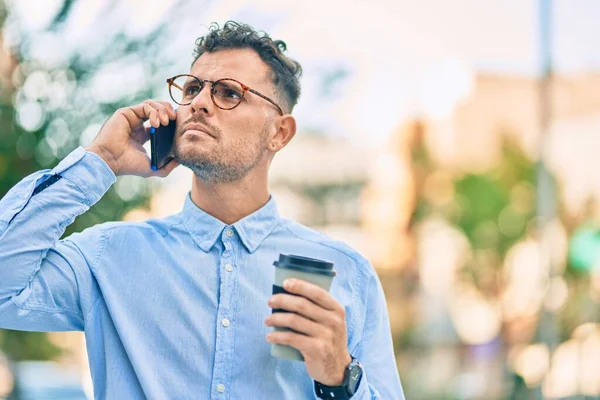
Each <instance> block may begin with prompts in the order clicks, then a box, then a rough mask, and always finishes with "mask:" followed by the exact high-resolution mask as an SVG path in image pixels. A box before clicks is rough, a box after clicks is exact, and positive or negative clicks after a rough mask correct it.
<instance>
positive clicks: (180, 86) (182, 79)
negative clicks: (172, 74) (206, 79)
mask: <svg viewBox="0 0 600 400" xmlns="http://www.w3.org/2000/svg"><path fill="white" fill-rule="evenodd" d="M169 90H170V92H171V98H172V99H173V101H174V102H175V103H177V104H181V105H187V104H190V103H191V102H192V100H194V97H196V95H198V93H200V90H202V84H201V83H200V81H199V80H198V79H196V78H194V77H193V76H186V75H183V76H179V77H177V78H175V80H174V81H173V83H172V84H171V85H170V86H169Z"/></svg>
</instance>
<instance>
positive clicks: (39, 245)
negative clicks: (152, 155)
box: [0, 147, 404, 400]
mask: <svg viewBox="0 0 600 400" xmlns="http://www.w3.org/2000/svg"><path fill="white" fill-rule="evenodd" d="M114 182H115V175H114V174H113V172H112V171H111V170H110V169H109V167H108V166H107V164H106V163H105V162H104V161H102V159H101V158H99V157H98V156H97V155H95V154H93V153H90V152H86V151H85V149H83V148H81V147H80V148H78V149H76V150H75V151H73V152H72V153H71V154H70V155H69V156H68V157H66V158H65V159H64V160H62V161H61V162H60V163H59V164H58V166H56V168H54V169H53V170H44V171H40V172H37V173H34V174H32V175H30V176H29V177H27V178H25V179H24V180H23V181H21V182H20V183H19V184H17V185H16V186H15V187H14V188H12V189H11V190H10V191H9V192H8V194H7V195H6V196H5V197H4V198H3V199H2V200H0V328H8V329H17V330H28V331H72V330H76V331H84V332H85V337H86V343H87V350H88V356H89V363H90V369H91V375H92V380H93V383H94V395H95V398H96V399H143V398H149V399H215V400H221V399H223V400H224V399H232V400H236V399H249V398H254V399H269V400H271V399H294V400H296V399H316V398H317V397H316V395H315V393H314V386H313V381H312V379H311V378H310V376H309V375H308V373H307V371H306V367H305V365H304V363H302V362H298V361H287V360H280V359H277V358H274V357H272V356H271V354H270V346H271V345H270V344H269V343H268V342H267V341H266V339H265V335H266V334H267V333H268V332H269V331H270V330H271V328H269V327H267V326H265V324H264V320H265V318H266V317H267V316H268V315H269V314H270V313H271V309H270V308H269V306H268V305H267V300H268V298H269V297H270V296H271V295H272V285H273V280H274V266H273V262H274V261H275V260H276V259H278V257H279V254H280V253H283V254H295V255H300V256H307V257H313V258H319V259H323V260H328V261H332V262H333V263H334V264H335V270H336V271H337V276H336V277H335V278H334V280H333V284H332V287H331V293H332V295H333V296H334V298H335V299H336V300H337V301H338V302H340V303H341V304H343V305H344V307H345V310H346V322H347V329H348V350H349V351H350V353H351V354H352V355H353V356H354V357H356V358H357V359H358V360H359V361H360V362H361V363H362V365H363V368H364V376H363V379H362V381H361V383H360V386H359V390H358V392H357V393H356V394H355V396H353V399H354V398H356V399H361V400H364V399H385V400H400V399H403V398H404V395H403V393H402V388H401V385H400V379H399V377H398V370H397V368H396V362H395V358H394V351H393V348H392V339H391V333H390V325H389V320H388V314H387V307H386V303H385V298H384V294H383V290H382V288H381V283H380V281H379V279H378V277H377V274H376V273H375V271H374V269H373V267H372V266H371V265H370V264H369V262H368V261H367V260H365V259H364V258H363V257H362V256H361V255H360V254H358V253H357V252H356V251H354V250H352V249H351V248H349V247H348V246H346V245H344V244H343V243H340V242H338V241H334V240H332V239H330V238H329V237H327V236H325V235H323V234H320V233H318V232H315V231H313V230H311V229H308V228H306V227H304V226H302V225H300V224H298V223H296V222H293V221H291V220H288V219H285V218H283V217H281V216H279V214H278V212H277V206H276V204H275V200H274V199H273V198H271V199H270V200H269V202H268V203H267V204H266V205H265V206H264V207H262V208H261V209H260V210H258V211H256V212H255V213H253V214H251V215H249V216H247V217H246V218H244V219H242V220H240V221H238V222H236V223H235V224H233V225H226V224H224V223H223V222H221V221H219V220H217V219H216V218H214V217H212V216H210V215H208V214H207V213H205V212H204V211H202V210H201V209H199V208H198V207H197V206H196V205H195V204H194V203H193V202H192V201H191V200H190V197H189V195H188V196H187V198H186V201H185V205H184V207H183V210H182V211H181V212H180V213H178V214H175V215H172V216H169V217H166V218H162V219H154V220H149V221H146V222H142V223H132V222H116V223H114V222H111V223H105V224H100V225H96V226H94V227H92V228H89V229H86V230H85V231H83V232H81V233H77V234H74V235H71V236H69V237H68V238H66V239H63V240H59V238H60V236H61V235H62V233H63V232H64V230H65V228H66V227H67V226H68V225H69V224H71V223H72V222H73V220H74V219H75V217H77V216H78V215H80V214H82V213H84V212H85V211H86V210H88V209H89V207H90V206H92V205H93V204H94V203H96V202H97V201H98V200H99V199H100V198H101V197H102V195H104V193H105V192H106V191H107V190H108V188H109V187H110V186H111V185H112V184H113V183H114Z"/></svg>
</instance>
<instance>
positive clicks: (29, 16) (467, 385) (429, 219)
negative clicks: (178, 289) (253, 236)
mask: <svg viewBox="0 0 600 400" xmlns="http://www.w3.org/2000/svg"><path fill="white" fill-rule="evenodd" d="M0 10H1V12H0V24H1V25H2V30H1V34H0V44H1V46H0V47H1V49H0V197H1V196H3V195H4V194H5V193H6V192H7V191H8V190H9V189H10V188H11V187H12V186H13V185H15V184H16V183H17V182H18V181H19V180H21V179H22V178H23V177H25V176H26V175H28V174H30V173H32V172H34V171H37V170H40V169H44V168H52V167H53V166H54V165H55V164H56V163H58V161H59V160H60V159H62V158H63V157H64V156H66V155H67V154H68V153H69V152H70V151H72V150H73V149H74V148H76V147H77V146H79V145H83V146H86V145H88V144H89V143H90V142H91V140H92V139H93V138H94V137H95V135H96V133H97V132H98V130H99V129H100V127H101V125H102V123H103V122H104V121H105V120H106V118H107V117H108V116H110V115H111V114H112V113H113V112H114V111H115V110H116V109H117V108H119V107H122V106H126V105H131V104H134V103H137V102H140V101H142V100H144V99H147V98H158V99H161V100H169V96H168V91H167V87H166V84H165V79H166V78H167V77H170V76H173V75H176V74H178V73H186V72H188V70H189V66H190V63H191V61H192V50H193V47H194V41H195V39H196V38H197V37H199V36H201V35H203V34H204V33H206V32H207V27H208V25H209V24H210V23H211V22H212V21H217V22H219V23H221V24H222V23H223V22H225V21H226V20H228V19H235V20H239V21H243V22H246V23H249V24H251V25H253V26H254V27H256V28H258V29H262V30H265V31H267V32H268V33H270V34H271V35H272V36H273V37H275V38H280V39H283V40H285V41H286V43H287V44H288V49H289V53H288V54H289V55H290V56H291V57H293V58H295V59H297V60H298V61H300V62H301V63H302V65H303V67H304V75H303V77H302V80H301V82H302V86H303V93H302V96H301V99H300V103H299V105H298V106H297V109H296V110H295V114H296V116H297V120H298V123H299V132H298V135H296V138H295V139H294V140H293V141H292V143H291V144H290V145H289V146H288V147H287V148H286V149H284V150H283V151H282V152H281V153H280V154H279V155H278V156H277V157H276V158H275V162H274V165H273V168H272V176H271V185H272V186H271V187H272V192H273V194H274V195H275V197H276V198H277V200H278V204H279V207H280V211H281V213H282V214H283V215H285V216H287V217H290V218H294V219H296V220H298V221H299V222H301V223H304V224H306V225H309V226H311V227H313V228H315V229H317V230H319V231H322V232H325V233H327V234H329V235H331V236H332V237H334V238H337V239H340V240H343V241H345V242H347V243H349V244H350V245H352V246H354V247H355V248H357V249H358V250H359V251H361V252H362V253H363V254H364V255H365V256H366V257H368V258H369V259H370V260H371V261H372V263H373V265H374V266H375V268H376V269H377V271H378V273H379V276H380V278H381V281H382V283H383V285H384V289H385V292H386V296H387V300H388V307H389V314H390V320H391V325H392V331H393V332H392V333H393V337H394V343H395V349H396V357H397V363H398V369H399V371H400V376H401V379H402V382H403V386H404V389H405V392H406V396H407V399H411V400H412V399H541V398H548V399H550V398H552V399H600V225H599V222H600V207H599V198H600V157H598V156H597V152H598V150H600V25H599V24H598V20H600V2H598V1H596V0H554V1H552V0H502V1H481V0H454V1H444V0H421V1H418V2H417V1H409V0H393V1H392V0H387V1H384V0H371V1H368V2H364V1H358V0H357V1H355V2H348V1H343V0H331V1H316V0H303V1H281V0H279V1H275V0H225V1H216V0H214V1H208V0H205V1H198V0H194V1H185V0H179V1H178V0H143V1H142V0H120V1H110V0H105V1H102V0H39V1H37V0H11V1H9V0H0ZM308 10H310V11H308ZM190 179H191V172H190V171H188V170H186V169H183V168H178V169H177V170H176V171H175V172H174V173H173V174H172V175H171V176H170V177H169V178H167V179H165V180H158V179H149V180H145V179H141V178H135V177H121V178H119V179H118V181H117V183H116V184H115V185H114V186H113V187H112V188H111V190H110V191H109V192H108V193H107V194H106V195H105V196H104V198H103V199H102V200H101V201H100V202H99V203H98V204H96V205H95V206H94V207H93V208H92V209H91V210H90V211H89V212H87V213H86V214H84V215H82V216H80V217H79V218H77V220H76V221H75V223H74V224H73V225H72V226H70V227H69V228H68V230H67V232H66V234H65V235H68V234H70V233H72V232H74V231H80V230H83V229H84V228H86V227H88V226H90V225H94V224H97V223H101V222H104V221H110V220H144V219H147V218H153V217H162V216H165V215H168V214H172V213H176V212H178V211H179V210H180V209H181V207H182V204H183V200H184V196H185V194H186V193H187V191H188V190H189V188H190ZM11 392H13V396H17V395H18V396H19V398H22V399H25V398H26V399H45V398H57V399H85V398H86V396H87V397H88V398H91V396H92V385H91V381H90V377H89V369H88V366H87V356H86V350H85V343H84V339H83V336H82V333H78V332H61V333H48V334H44V333H25V332H16V331H9V330H0V398H3V397H7V396H9V393H11Z"/></svg>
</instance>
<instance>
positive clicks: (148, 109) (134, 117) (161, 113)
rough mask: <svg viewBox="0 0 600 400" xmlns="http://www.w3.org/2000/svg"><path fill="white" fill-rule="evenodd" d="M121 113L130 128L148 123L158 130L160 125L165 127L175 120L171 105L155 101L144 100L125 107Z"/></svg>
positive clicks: (175, 115) (175, 116)
mask: <svg viewBox="0 0 600 400" xmlns="http://www.w3.org/2000/svg"><path fill="white" fill-rule="evenodd" d="M122 112H123V114H124V115H125V117H126V118H127V119H128V121H129V124H130V126H132V127H134V126H137V125H139V124H141V123H143V122H144V121H148V122H149V123H150V125H151V126H153V127H155V128H158V127H159V126H160V125H161V124H162V125H165V126H166V125H168V124H169V121H170V120H174V119H175V118H177V114H176V112H175V110H174V109H173V107H172V106H171V104H169V103H168V102H163V101H156V100H146V101H144V102H143V103H141V104H137V105H135V106H131V107H127V108H125V109H123V110H122Z"/></svg>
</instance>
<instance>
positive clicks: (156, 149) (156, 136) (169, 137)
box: [150, 120, 176, 171]
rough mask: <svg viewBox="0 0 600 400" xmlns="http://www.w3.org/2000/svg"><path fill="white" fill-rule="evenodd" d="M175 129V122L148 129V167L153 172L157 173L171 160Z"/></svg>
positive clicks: (171, 121)
mask: <svg viewBox="0 0 600 400" xmlns="http://www.w3.org/2000/svg"><path fill="white" fill-rule="evenodd" d="M175 128H176V121H175V120H169V125H167V126H164V125H161V126H159V127H158V128H155V127H153V126H152V127H150V167H151V168H152V169H153V170H154V171H158V170H159V169H161V168H162V167H164V166H165V165H167V164H168V163H169V161H171V160H172V159H173V139H174V138H175V130H176V129H175Z"/></svg>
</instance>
